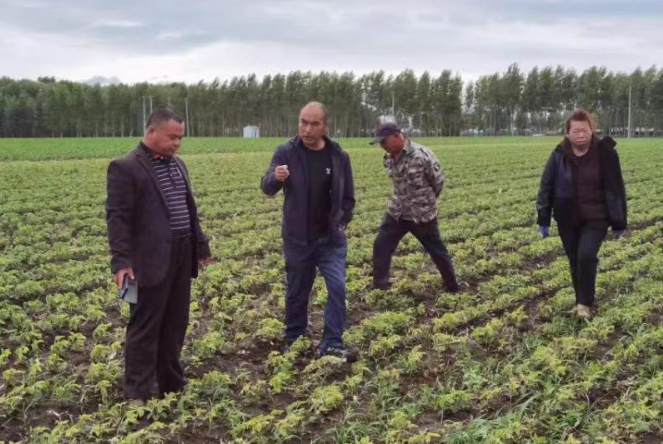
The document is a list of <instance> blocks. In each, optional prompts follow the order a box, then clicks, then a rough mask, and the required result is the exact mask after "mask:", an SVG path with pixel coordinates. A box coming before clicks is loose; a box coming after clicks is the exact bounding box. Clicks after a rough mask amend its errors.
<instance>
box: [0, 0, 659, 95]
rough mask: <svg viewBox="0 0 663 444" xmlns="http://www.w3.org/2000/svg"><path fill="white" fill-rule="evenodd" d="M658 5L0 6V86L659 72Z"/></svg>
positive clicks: (419, 0)
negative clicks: (2, 82)
mask: <svg viewBox="0 0 663 444" xmlns="http://www.w3.org/2000/svg"><path fill="white" fill-rule="evenodd" d="M662 27H663V1H661V0H655V1H654V0H651V1H638V0H630V1H629V0H623V1H598V0H580V1H561V0H560V1H555V0H538V1H522V0H520V1H518V0H454V1H447V0H441V1H423V0H408V1H391V0H381V1H373V0H363V1H362V0H339V1H333V0H330V1H326V2H319V1H313V0H309V1H297V0H271V1H266V0H244V1H224V0H220V1H219V0H217V1H212V0H204V1H196V0H189V1H177V2H176V1H171V0H160V1H152V0H110V1H108V0H106V1H100V0H67V1H58V0H49V1H46V0H43V1H42V0H11V1H9V0H0V76H9V77H12V78H32V79H36V78H37V77H39V76H55V77H57V78H62V79H71V80H80V81H85V80H88V79H90V78H93V77H97V76H101V77H106V78H111V77H117V78H118V79H119V80H121V81H123V82H128V83H134V82H139V81H150V82H162V81H184V82H187V83H193V82H198V81H200V80H205V81H210V80H213V79H214V78H215V77H218V78H220V79H222V80H223V79H228V78H230V77H232V76H237V75H246V74H249V73H256V74H258V76H263V75H265V74H274V73H288V72H290V71H293V70H311V71H316V72H317V71H321V70H328V71H354V72H355V73H357V74H363V73H366V72H370V71H374V70H379V69H383V70H385V71H387V72H388V73H397V72H400V71H402V70H403V69H406V68H411V69H413V70H415V72H417V73H421V72H423V71H426V70H428V71H430V72H431V73H433V74H436V73H439V72H440V71H441V70H443V69H451V70H452V71H454V72H456V73H459V74H460V75H462V76H463V78H464V79H475V78H476V77H478V76H479V75H481V74H491V73H493V72H503V71H505V70H506V68H507V67H508V65H509V64H511V63H513V62H517V63H518V64H519V65H520V67H521V68H522V69H523V70H529V69H530V68H531V67H533V66H534V65H538V66H545V65H557V64H562V65H563V66H565V67H573V68H575V69H576V70H578V71H582V70H583V69H585V68H587V67H589V66H592V65H599V66H606V67H607V68H608V69H610V70H613V71H626V72H630V71H632V70H633V69H635V68H636V67H638V66H641V67H643V68H649V67H650V66H652V65H658V66H659V67H663V30H662V29H661V28H662Z"/></svg>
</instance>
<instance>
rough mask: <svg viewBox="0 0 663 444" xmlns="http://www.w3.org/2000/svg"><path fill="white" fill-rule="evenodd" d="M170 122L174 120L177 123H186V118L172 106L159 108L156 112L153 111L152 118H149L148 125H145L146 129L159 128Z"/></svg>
mask: <svg viewBox="0 0 663 444" xmlns="http://www.w3.org/2000/svg"><path fill="white" fill-rule="evenodd" d="M169 120H174V121H175V122H177V123H184V118H183V117H182V116H181V115H180V113H178V112H177V111H175V109H174V108H172V107H170V106H157V107H156V108H155V109H154V111H152V114H150V117H148V118H147V123H146V124H145V128H149V127H150V126H157V125H159V124H162V123H166V122H168V121H169Z"/></svg>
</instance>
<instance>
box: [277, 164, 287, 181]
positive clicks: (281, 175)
mask: <svg viewBox="0 0 663 444" xmlns="http://www.w3.org/2000/svg"><path fill="white" fill-rule="evenodd" d="M274 176H275V177H276V180H278V181H279V182H283V181H285V180H286V179H287V178H288V177H290V171H288V165H279V166H277V167H276V169H275V170H274Z"/></svg>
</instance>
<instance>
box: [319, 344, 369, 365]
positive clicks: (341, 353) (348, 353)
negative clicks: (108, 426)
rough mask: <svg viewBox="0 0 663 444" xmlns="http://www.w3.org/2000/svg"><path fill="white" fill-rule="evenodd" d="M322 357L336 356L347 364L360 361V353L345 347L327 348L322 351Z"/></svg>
mask: <svg viewBox="0 0 663 444" xmlns="http://www.w3.org/2000/svg"><path fill="white" fill-rule="evenodd" d="M320 356H321V357H322V356H335V357H337V358H340V359H343V360H344V361H345V362H355V361H357V359H359V356H358V353H357V352H356V351H354V350H347V349H345V348H344V347H327V348H326V349H324V350H321V351H320Z"/></svg>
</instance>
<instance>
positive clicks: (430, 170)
mask: <svg viewBox="0 0 663 444" xmlns="http://www.w3.org/2000/svg"><path fill="white" fill-rule="evenodd" d="M384 167H385V168H386V169H387V173H388V174H389V177H390V178H391V180H392V182H393V183H394V192H393V194H392V196H391V198H390V199H389V201H388V202H387V212H388V213H389V214H390V215H391V216H392V217H393V218H395V219H404V220H411V221H413V222H415V223H426V222H430V221H431V220H433V219H435V217H436V216H437V198H438V196H439V195H440V193H441V192H442V186H443V185H444V173H443V172H442V167H441V166H440V162H439V161H438V160H437V157H435V154H433V152H432V151H431V150H429V149H428V148H426V147H425V146H423V145H419V144H418V143H415V142H411V141H410V140H409V139H406V142H405V148H403V152H402V153H401V156H400V157H399V158H398V161H396V162H394V160H393V159H392V157H391V156H390V155H389V154H385V156H384Z"/></svg>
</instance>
